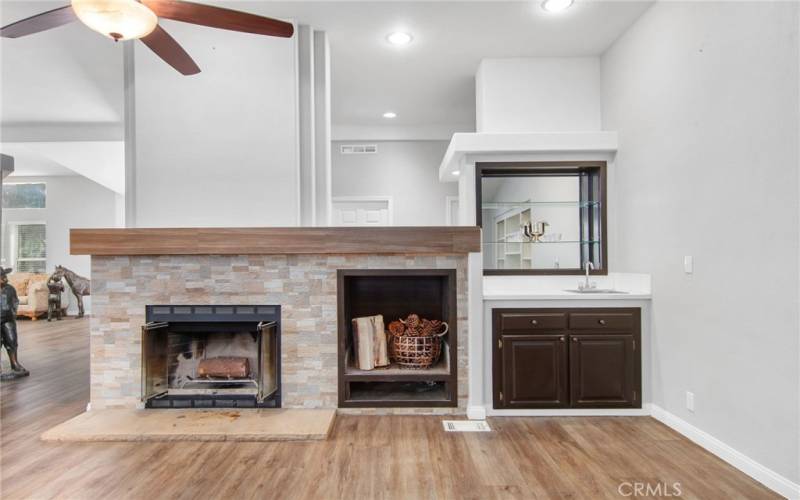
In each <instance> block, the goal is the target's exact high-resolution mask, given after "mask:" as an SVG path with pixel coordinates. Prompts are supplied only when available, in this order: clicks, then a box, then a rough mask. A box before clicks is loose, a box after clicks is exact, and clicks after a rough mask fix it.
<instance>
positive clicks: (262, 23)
mask: <svg viewBox="0 0 800 500" xmlns="http://www.w3.org/2000/svg"><path fill="white" fill-rule="evenodd" d="M141 1H142V3H143V4H145V5H146V6H147V7H149V8H150V10H152V11H153V12H155V13H156V15H157V16H158V17H163V18H166V19H172V20H173V21H182V22H184V23H192V24H199V25H201V26H209V27H211V28H220V29H224V30H231V31H243V32H245V33H254V34H256V35H269V36H279V37H283V38H289V37H291V36H292V35H293V34H294V26H292V24H291V23H287V22H284V21H278V20H277V19H271V18H269V17H263V16H257V15H255V14H248V13H246V12H239V11H237V10H230V9H223V8H221V7H214V6H211V5H202V4H199V3H191V2H180V1H178V0H141Z"/></svg>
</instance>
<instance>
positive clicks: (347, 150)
mask: <svg viewBox="0 0 800 500" xmlns="http://www.w3.org/2000/svg"><path fill="white" fill-rule="evenodd" d="M339 152H340V153H341V154H343V155H371V154H375V153H377V152H378V145H377V144H342V145H341V146H339Z"/></svg>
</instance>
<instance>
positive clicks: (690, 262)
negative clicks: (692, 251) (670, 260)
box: [683, 255, 694, 274]
mask: <svg viewBox="0 0 800 500" xmlns="http://www.w3.org/2000/svg"><path fill="white" fill-rule="evenodd" d="M683 272H685V273H686V274H692V273H693V272H694V257H692V256H691V255H684V257H683Z"/></svg>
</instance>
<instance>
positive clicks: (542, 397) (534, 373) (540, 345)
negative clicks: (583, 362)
mask: <svg viewBox="0 0 800 500" xmlns="http://www.w3.org/2000/svg"><path fill="white" fill-rule="evenodd" d="M500 342H501V343H502V346H501V347H500V355H501V358H502V360H501V366H502V386H501V388H500V390H499V391H498V392H497V393H495V407H496V408H537V407H541V408H559V407H566V406H568V405H569V391H568V388H567V387H568V386H567V374H568V370H567V337H566V335H560V334H559V335H546V334H544V335H543V334H538V335H502V336H501V337H500Z"/></svg>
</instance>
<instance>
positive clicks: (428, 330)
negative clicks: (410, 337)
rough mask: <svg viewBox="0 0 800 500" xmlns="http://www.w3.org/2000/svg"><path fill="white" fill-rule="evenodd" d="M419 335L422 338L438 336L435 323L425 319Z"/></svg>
mask: <svg viewBox="0 0 800 500" xmlns="http://www.w3.org/2000/svg"><path fill="white" fill-rule="evenodd" d="M419 334H420V335H421V336H422V337H430V336H432V335H434V334H436V327H435V326H434V324H433V321H430V320H427V319H423V320H422V324H421V325H420V328H419Z"/></svg>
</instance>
